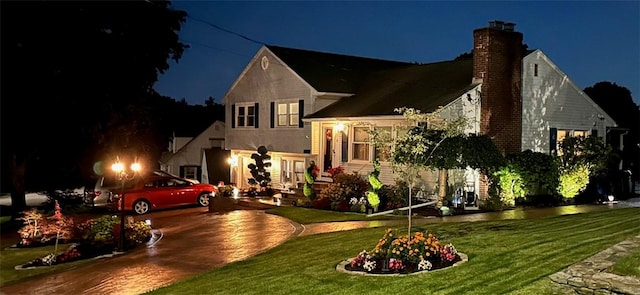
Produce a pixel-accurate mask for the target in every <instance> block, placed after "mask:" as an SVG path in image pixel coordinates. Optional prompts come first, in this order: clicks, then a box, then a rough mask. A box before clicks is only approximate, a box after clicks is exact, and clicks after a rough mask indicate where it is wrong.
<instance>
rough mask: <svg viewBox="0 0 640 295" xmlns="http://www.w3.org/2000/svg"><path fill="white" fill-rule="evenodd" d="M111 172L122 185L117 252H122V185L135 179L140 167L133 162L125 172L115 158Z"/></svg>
mask: <svg viewBox="0 0 640 295" xmlns="http://www.w3.org/2000/svg"><path fill="white" fill-rule="evenodd" d="M111 170H113V172H115V173H116V176H117V177H118V180H120V183H121V184H122V186H121V190H120V242H119V243H118V248H119V249H118V250H120V251H122V252H124V239H125V210H124V209H125V208H124V185H125V183H126V182H127V180H131V179H133V178H134V177H135V174H136V173H138V172H139V171H140V170H142V166H141V165H140V163H138V162H137V161H135V162H133V163H132V164H131V166H130V169H129V170H127V169H126V168H125V165H124V164H123V163H122V162H120V158H119V157H118V158H116V162H115V163H113V165H111Z"/></svg>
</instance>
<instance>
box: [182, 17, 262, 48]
mask: <svg viewBox="0 0 640 295" xmlns="http://www.w3.org/2000/svg"><path fill="white" fill-rule="evenodd" d="M187 18H190V19H192V20H195V21H199V22H201V23H204V24H206V25H209V26H211V27H212V28H214V29H218V30H220V31H223V32H225V33H229V34H232V35H235V36H238V37H240V38H242V39H245V40H247V41H251V42H253V43H256V44H259V45H266V43H264V42H261V41H256V40H254V39H252V38H249V37H247V36H245V35H242V34H240V33H236V32H234V31H231V30H228V29H225V28H223V27H221V26H218V25H216V24H212V23H210V22H208V21H205V20H202V19H199V18H195V17H193V16H189V15H188V14H187Z"/></svg>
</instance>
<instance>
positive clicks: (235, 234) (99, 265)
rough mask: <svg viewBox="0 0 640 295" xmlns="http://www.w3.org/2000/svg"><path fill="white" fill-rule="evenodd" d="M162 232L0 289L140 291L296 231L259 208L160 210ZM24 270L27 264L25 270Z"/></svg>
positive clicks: (270, 244) (17, 291)
mask: <svg viewBox="0 0 640 295" xmlns="http://www.w3.org/2000/svg"><path fill="white" fill-rule="evenodd" d="M152 226H153V227H154V228H158V229H161V230H162V234H163V236H162V238H161V239H160V240H159V241H157V242H156V243H155V245H152V246H149V247H143V248H139V249H136V250H134V251H131V252H129V253H126V255H116V256H114V257H110V258H104V259H99V260H96V262H95V263H91V264H87V265H83V266H81V267H79V268H76V269H70V270H68V271H65V272H62V273H59V274H54V275H50V276H40V277H36V278H33V279H29V280H27V281H24V282H21V283H17V284H13V285H8V286H5V287H2V288H1V289H0V292H2V294H7V295H10V294H11V295H13V294H141V293H145V292H148V291H150V290H153V289H156V288H159V287H162V286H165V285H169V284H172V283H174V282H175V281H177V280H180V279H184V278H187V277H190V276H193V275H196V274H199V273H202V272H206V271H207V270H210V269H212V268H217V267H221V266H223V265H226V264H229V263H231V262H234V261H239V260H243V259H247V258H249V257H251V256H255V255H257V254H259V253H261V252H264V251H266V250H268V249H270V248H273V247H275V246H277V245H279V244H281V243H283V242H284V241H286V240H287V239H289V238H290V237H291V236H292V235H293V234H294V232H295V230H296V227H295V226H294V225H293V224H292V223H290V222H289V220H288V219H285V218H282V217H279V216H276V215H272V214H266V213H264V211H261V210H235V211H230V212H220V213H209V212H208V209H206V208H189V209H183V210H173V211H166V212H160V213H159V214H158V217H155V216H154V217H153V218H152ZM265 229H267V230H265ZM25 271H28V270H25Z"/></svg>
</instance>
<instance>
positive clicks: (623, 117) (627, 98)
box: [584, 81, 640, 179]
mask: <svg viewBox="0 0 640 295" xmlns="http://www.w3.org/2000/svg"><path fill="white" fill-rule="evenodd" d="M584 93H586V94H587V95H589V97H591V99H593V101H594V102H595V103H596V104H598V106H600V107H601V108H602V109H603V110H604V111H605V112H607V114H608V115H609V116H611V118H613V120H615V121H616V123H617V124H618V127H621V128H627V129H628V132H627V133H626V134H625V135H624V149H623V150H622V151H619V150H618V151H617V152H619V153H621V155H622V160H623V163H624V166H625V167H623V169H630V170H632V172H633V173H634V174H635V175H634V177H635V178H636V179H638V174H640V170H639V167H638V165H639V164H640V163H639V160H640V159H639V157H640V148H639V147H638V145H639V144H640V106H638V105H636V104H635V103H634V102H633V98H632V97H631V91H629V89H627V88H626V87H622V86H619V85H617V84H616V83H611V82H606V81H605V82H598V83H596V84H595V85H593V86H591V87H587V88H585V89H584ZM622 132H623V133H624V132H625V131H622ZM614 134H615V135H616V136H615V137H612V138H607V142H608V143H613V144H614V146H613V148H614V150H616V149H618V147H619V142H618V140H619V138H618V137H619V136H618V135H617V134H618V133H614Z"/></svg>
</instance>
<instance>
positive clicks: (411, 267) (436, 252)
mask: <svg viewBox="0 0 640 295" xmlns="http://www.w3.org/2000/svg"><path fill="white" fill-rule="evenodd" d="M467 260H468V258H467V256H466V255H464V254H462V253H458V251H457V250H456V248H455V247H454V246H453V245H452V244H446V245H444V246H441V245H440V241H439V239H438V238H437V237H436V236H435V235H433V234H431V233H427V234H426V235H425V234H424V233H422V232H416V233H414V234H413V235H411V236H408V235H405V236H399V237H396V236H395V234H394V232H393V230H392V229H387V231H386V233H385V234H384V235H383V236H382V238H381V239H380V240H379V241H378V243H377V244H376V246H375V247H374V249H373V250H372V251H367V250H362V251H361V252H360V253H358V255H356V256H355V257H353V258H350V259H348V260H347V261H343V262H342V263H340V264H338V266H337V267H336V268H337V269H338V270H339V271H344V272H355V273H361V274H374V275H375V274H378V275H385V274H394V275H399V274H412V273H417V272H422V271H434V270H438V269H443V268H447V267H450V266H454V265H458V264H460V263H462V262H465V261H467Z"/></svg>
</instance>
